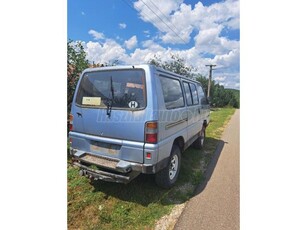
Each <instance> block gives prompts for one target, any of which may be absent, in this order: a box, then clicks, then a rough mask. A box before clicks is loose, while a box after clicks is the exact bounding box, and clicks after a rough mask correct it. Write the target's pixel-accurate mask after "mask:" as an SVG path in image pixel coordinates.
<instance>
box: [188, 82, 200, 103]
mask: <svg viewBox="0 0 307 230" xmlns="http://www.w3.org/2000/svg"><path fill="white" fill-rule="evenodd" d="M189 85H190V90H191V94H192V102H193V105H199V97H198V91H197V86H196V84H194V83H192V82H189ZM191 85H194V87H195V91H196V97H197V103H196V104H194V99H193V93H192V89H191V88H192V87H191Z"/></svg>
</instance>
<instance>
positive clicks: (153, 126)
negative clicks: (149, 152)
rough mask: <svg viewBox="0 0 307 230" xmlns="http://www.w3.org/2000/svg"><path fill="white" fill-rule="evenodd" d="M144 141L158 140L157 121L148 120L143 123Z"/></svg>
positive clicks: (153, 142) (153, 141)
mask: <svg viewBox="0 0 307 230" xmlns="http://www.w3.org/2000/svg"><path fill="white" fill-rule="evenodd" d="M145 142H146V143H151V144H155V143H157V142H158V122H156V121H150V122H146V124H145Z"/></svg>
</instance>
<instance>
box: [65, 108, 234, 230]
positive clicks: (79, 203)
mask: <svg viewBox="0 0 307 230" xmlns="http://www.w3.org/2000/svg"><path fill="white" fill-rule="evenodd" d="M234 111H235V110H234V109H230V108H226V109H217V110H215V111H212V112H211V122H210V125H209V126H208V128H207V131H206V132H207V133H206V135H207V137H206V146H205V148H204V150H195V149H192V148H189V149H187V150H186V151H185V152H184V153H183V155H182V165H181V166H182V167H181V172H180V174H179V178H178V182H177V183H176V186H174V187H173V188H172V189H170V190H165V189H161V188H159V187H157V186H156V184H155V182H154V176H153V175H140V176H138V177H137V178H136V179H134V180H133V181H132V182H130V183H129V184H127V185H124V184H116V183H108V182H102V181H94V182H92V183H90V181H89V179H87V178H85V177H81V176H79V174H78V169H76V168H73V167H71V166H68V170H67V178H68V191H67V193H68V206H67V207H68V220H67V222H68V228H69V229H153V228H154V225H155V223H156V222H157V220H159V219H160V218H161V217H162V216H164V215H166V214H169V213H170V212H171V210H172V208H173V207H174V205H176V204H180V203H183V202H186V201H187V200H188V199H190V198H191V197H192V196H193V192H194V189H195V188H196V186H197V185H198V184H199V183H200V182H201V181H202V180H203V178H204V173H203V172H204V170H205V168H206V166H207V165H208V163H209V162H210V159H211V158H212V155H213V153H214V151H215V148H216V146H217V143H218V140H219V138H220V136H221V134H222V132H223V130H224V127H225V125H226V124H227V122H228V121H229V119H230V117H231V115H232V114H233V113H234Z"/></svg>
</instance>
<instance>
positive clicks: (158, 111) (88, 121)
mask: <svg viewBox="0 0 307 230" xmlns="http://www.w3.org/2000/svg"><path fill="white" fill-rule="evenodd" d="M183 82H187V83H189V84H194V85H195V86H196V89H197V100H198V101H197V103H196V99H194V102H195V104H192V105H188V103H187V95H186V93H185V89H184V85H183ZM193 87H194V86H193ZM191 95H192V90H191ZM192 96H193V95H192ZM194 96H195V95H194ZM71 114H72V115H73V130H72V131H70V133H69V137H70V140H71V154H72V155H73V159H75V160H76V161H75V162H78V163H76V165H78V166H79V167H80V168H81V169H82V170H83V172H85V171H88V170H90V169H89V167H88V165H86V164H83V163H82V156H85V155H86V154H89V155H90V158H88V159H92V158H91V157H93V159H94V158H95V157H100V158H101V159H103V160H101V159H100V158H99V159H100V160H99V161H97V162H107V161H108V160H110V161H114V162H115V163H114V162H113V163H112V165H117V166H116V167H114V168H112V169H111V171H109V170H110V168H108V167H107V165H98V166H99V170H96V171H93V172H91V173H92V174H91V173H89V175H93V176H95V178H98V179H102V180H107V181H114V182H123V181H125V180H126V179H127V178H128V179H127V180H130V179H131V178H134V177H135V175H136V174H134V173H133V172H136V173H157V172H158V171H159V170H161V169H163V168H165V167H166V166H167V164H168V162H169V157H170V154H171V150H172V147H173V144H174V141H175V140H176V139H177V138H178V137H180V138H181V139H182V140H183V142H184V143H183V149H186V148H187V147H189V145H190V144H191V143H192V142H193V141H194V140H196V139H197V137H198V136H200V134H201V132H200V131H201V130H202V127H203V124H204V123H206V124H209V121H210V118H209V116H210V107H209V105H208V104H206V95H205V93H204V91H203V90H202V88H201V86H200V83H199V82H197V81H195V80H192V79H188V78H185V77H183V76H180V75H178V74H174V73H171V72H169V71H165V70H163V69H161V68H157V67H155V66H152V65H147V64H146V65H135V66H112V67H102V68H92V69H86V70H84V71H83V73H82V75H81V77H80V79H79V82H78V84H77V88H76V92H75V95H74V99H73V102H72V108H71ZM147 122H156V123H157V128H156V130H151V131H152V132H156V133H157V142H156V143H146V140H145V132H147V131H146V123H147ZM84 159H85V158H84ZM104 169H105V170H106V172H105V173H101V172H102V171H104ZM101 170H102V171H101ZM99 173H101V175H100V176H99ZM123 173H124V174H125V173H127V176H125V175H123ZM131 173H132V174H133V176H131V175H130V174H131ZM119 174H120V175H119ZM128 174H129V175H128ZM125 178H126V179H125ZM129 178H130V179H129Z"/></svg>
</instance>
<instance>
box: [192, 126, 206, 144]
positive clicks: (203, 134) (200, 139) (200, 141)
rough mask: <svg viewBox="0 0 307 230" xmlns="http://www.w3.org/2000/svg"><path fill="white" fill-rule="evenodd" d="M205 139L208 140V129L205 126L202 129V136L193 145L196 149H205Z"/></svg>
mask: <svg viewBox="0 0 307 230" xmlns="http://www.w3.org/2000/svg"><path fill="white" fill-rule="evenodd" d="M205 138H206V128H205V126H203V128H202V129H201V134H200V136H199V137H198V138H197V139H196V141H195V142H194V143H193V147H194V148H196V149H202V148H203V147H204V143H205Z"/></svg>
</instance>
